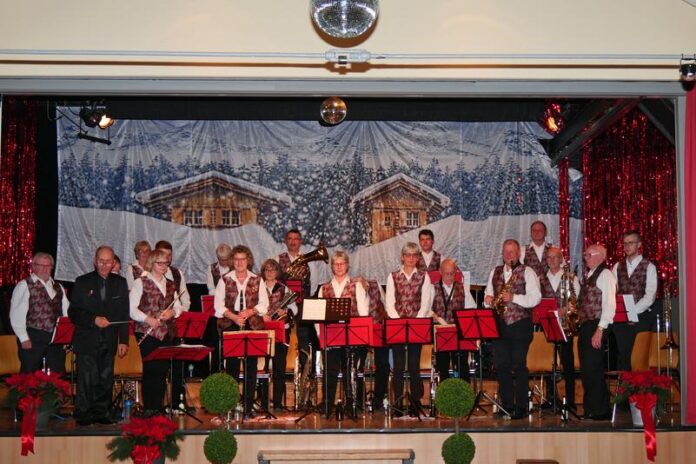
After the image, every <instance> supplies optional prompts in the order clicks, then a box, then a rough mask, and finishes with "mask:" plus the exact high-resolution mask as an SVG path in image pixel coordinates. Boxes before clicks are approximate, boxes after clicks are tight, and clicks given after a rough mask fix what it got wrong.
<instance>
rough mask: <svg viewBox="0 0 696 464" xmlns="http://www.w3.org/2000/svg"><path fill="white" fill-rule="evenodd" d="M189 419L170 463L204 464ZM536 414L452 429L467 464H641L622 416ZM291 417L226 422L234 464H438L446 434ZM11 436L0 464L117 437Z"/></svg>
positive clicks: (69, 432)
mask: <svg viewBox="0 0 696 464" xmlns="http://www.w3.org/2000/svg"><path fill="white" fill-rule="evenodd" d="M195 414H196V415H197V416H198V417H199V418H200V419H201V420H202V421H203V422H202V424H198V423H197V422H195V421H194V420H193V419H190V418H185V417H183V416H175V418H178V420H179V423H180V427H181V428H182V429H183V430H184V431H185V434H186V439H185V440H184V441H183V443H182V445H181V455H180V456H179V459H178V460H177V462H181V463H194V462H206V461H205V457H204V455H203V441H204V440H205V437H206V434H207V433H208V432H209V431H210V430H213V429H215V428H216V426H215V425H214V423H213V422H212V421H211V420H212V419H214V416H211V415H208V414H205V413H203V412H202V411H201V410H196V412H195ZM541 414H542V415H541V416H540V413H539V412H535V413H534V414H533V415H532V417H531V418H525V419H521V420H515V421H511V420H505V419H494V418H493V417H492V416H491V415H490V414H488V415H480V416H473V417H472V418H471V420H470V421H466V420H462V421H460V429H461V430H462V431H465V432H467V433H469V434H471V436H472V438H473V439H474V442H475V443H476V449H477V451H476V458H475V460H474V463H515V462H516V460H517V459H553V460H556V461H558V462H559V463H573V464H575V463H577V464H583V463H587V464H596V463H621V464H622V463H640V462H648V461H647V459H646V458H645V448H644V438H643V432H642V429H638V428H634V427H633V426H632V425H631V418H630V414H629V412H628V411H619V412H618V414H617V419H616V421H615V423H614V424H612V423H611V422H609V421H587V420H575V419H571V420H570V421H569V422H568V423H566V424H563V423H562V422H561V421H560V418H559V417H558V416H553V415H552V414H551V413H550V412H548V411H543V412H542V413H541ZM298 416H299V414H298V413H296V412H284V413H280V414H278V419H272V420H264V419H260V418H258V417H257V418H255V419H253V420H251V421H244V422H243V423H238V422H232V430H233V431H234V433H235V434H236V436H237V440H238V443H239V452H238V454H237V457H236V459H235V461H234V462H235V463H255V462H257V453H258V451H259V450H261V449H263V450H293V449H295V450H297V449H303V450H306V449H316V450H322V449H335V450H339V449H342V450H346V449H412V450H414V452H415V462H420V463H427V464H430V463H436V462H442V459H441V457H440V447H441V445H442V442H443V441H444V440H445V439H446V438H447V437H448V436H449V435H450V434H451V433H453V432H454V423H453V421H452V420H450V419H444V418H437V419H432V418H424V419H423V420H422V421H418V420H417V419H416V418H399V419H396V418H395V419H385V416H384V414H382V413H381V412H377V413H374V414H372V415H369V414H364V413H361V414H360V415H359V417H358V418H357V420H355V421H354V420H352V419H350V418H345V419H344V420H343V421H341V422H338V421H336V420H335V419H329V420H326V419H323V418H322V417H320V416H319V415H318V414H310V415H309V416H307V417H306V418H305V419H303V420H302V421H301V422H300V423H299V424H296V423H295V421H294V419H295V418H296V417H298ZM657 430H658V433H657V460H656V462H657V463H671V464H675V463H687V462H691V460H692V459H693V456H694V455H696V427H684V426H682V425H681V424H680V423H679V417H678V414H676V413H673V414H672V415H669V414H667V415H665V416H664V417H663V418H662V420H661V421H660V423H659V424H658V427H657ZM19 431H20V423H17V422H14V417H13V414H12V412H11V411H10V410H8V409H2V410H1V411H0V462H3V463H15V462H22V463H25V462H26V463H52V464H56V463H71V464H72V463H99V462H106V461H107V460H106V456H107V452H106V447H105V445H106V443H107V442H108V441H109V440H110V439H111V438H112V437H113V436H115V435H117V434H118V433H119V426H118V425H113V426H105V425H91V426H87V427H78V426H76V425H75V422H74V420H73V419H72V418H67V419H64V420H59V419H55V418H54V419H52V420H51V422H50V424H49V430H48V431H46V432H39V433H38V434H37V438H36V442H35V452H36V455H34V456H28V457H21V456H20V454H19V451H20V438H19ZM688 456H691V458H688ZM273 462H274V463H275V462H283V461H275V460H274V461H273ZM324 462H327V463H328V462H333V461H324ZM341 462H344V463H345V462H351V461H341ZM356 462H357V461H356ZM360 462H365V461H360ZM387 462H389V461H387ZM391 462H397V461H391Z"/></svg>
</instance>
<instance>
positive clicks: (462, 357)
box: [435, 351, 469, 382]
mask: <svg viewBox="0 0 696 464" xmlns="http://www.w3.org/2000/svg"><path fill="white" fill-rule="evenodd" d="M467 358H468V356H467V352H466V351H460V352H456V351H439V352H437V353H436V354H435V368H436V370H437V373H438V375H439V376H440V382H442V381H443V380H446V379H449V378H450V373H449V370H450V367H451V368H452V370H454V371H457V372H458V373H459V377H461V378H467V377H469V364H468V362H467Z"/></svg>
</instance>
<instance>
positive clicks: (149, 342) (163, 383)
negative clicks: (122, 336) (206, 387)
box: [136, 333, 185, 410]
mask: <svg viewBox="0 0 696 464" xmlns="http://www.w3.org/2000/svg"><path fill="white" fill-rule="evenodd" d="M136 338H137V339H138V341H140V340H141V339H142V338H143V334H142V333H136ZM171 345H172V340H171V339H169V338H167V337H165V338H164V340H157V339H156V338H155V337H152V336H147V337H145V339H144V340H143V341H142V343H141V344H140V355H141V356H142V357H143V359H144V358H145V357H146V356H147V355H149V354H150V353H152V352H153V351H155V350H156V349H157V348H159V347H161V346H171ZM182 366H183V363H182V362H181V361H174V362H173V363H171V367H172V373H171V375H172V398H171V399H170V400H171V405H170V406H172V407H177V406H178V405H179V401H180V398H182V397H183V396H184V392H185V391H184V385H183V377H182V372H181V370H182ZM169 367H170V362H169V361H168V360H157V361H143V409H145V410H157V409H160V408H162V405H163V402H164V395H165V392H166V390H167V377H168V374H169Z"/></svg>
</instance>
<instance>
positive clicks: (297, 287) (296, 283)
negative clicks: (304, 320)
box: [285, 280, 304, 304]
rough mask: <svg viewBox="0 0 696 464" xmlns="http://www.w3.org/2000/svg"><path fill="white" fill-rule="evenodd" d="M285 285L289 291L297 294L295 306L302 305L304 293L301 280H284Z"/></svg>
mask: <svg viewBox="0 0 696 464" xmlns="http://www.w3.org/2000/svg"><path fill="white" fill-rule="evenodd" d="M285 285H287V286H288V288H289V289H290V290H292V291H293V292H295V293H297V300H295V302H296V303H297V304H299V303H302V301H303V300H304V292H303V291H302V281H301V280H286V281H285Z"/></svg>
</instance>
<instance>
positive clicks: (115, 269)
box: [111, 255, 121, 275]
mask: <svg viewBox="0 0 696 464" xmlns="http://www.w3.org/2000/svg"><path fill="white" fill-rule="evenodd" d="M111 272H113V273H114V274H117V275H121V258H119V257H118V255H114V267H112V268H111Z"/></svg>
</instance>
